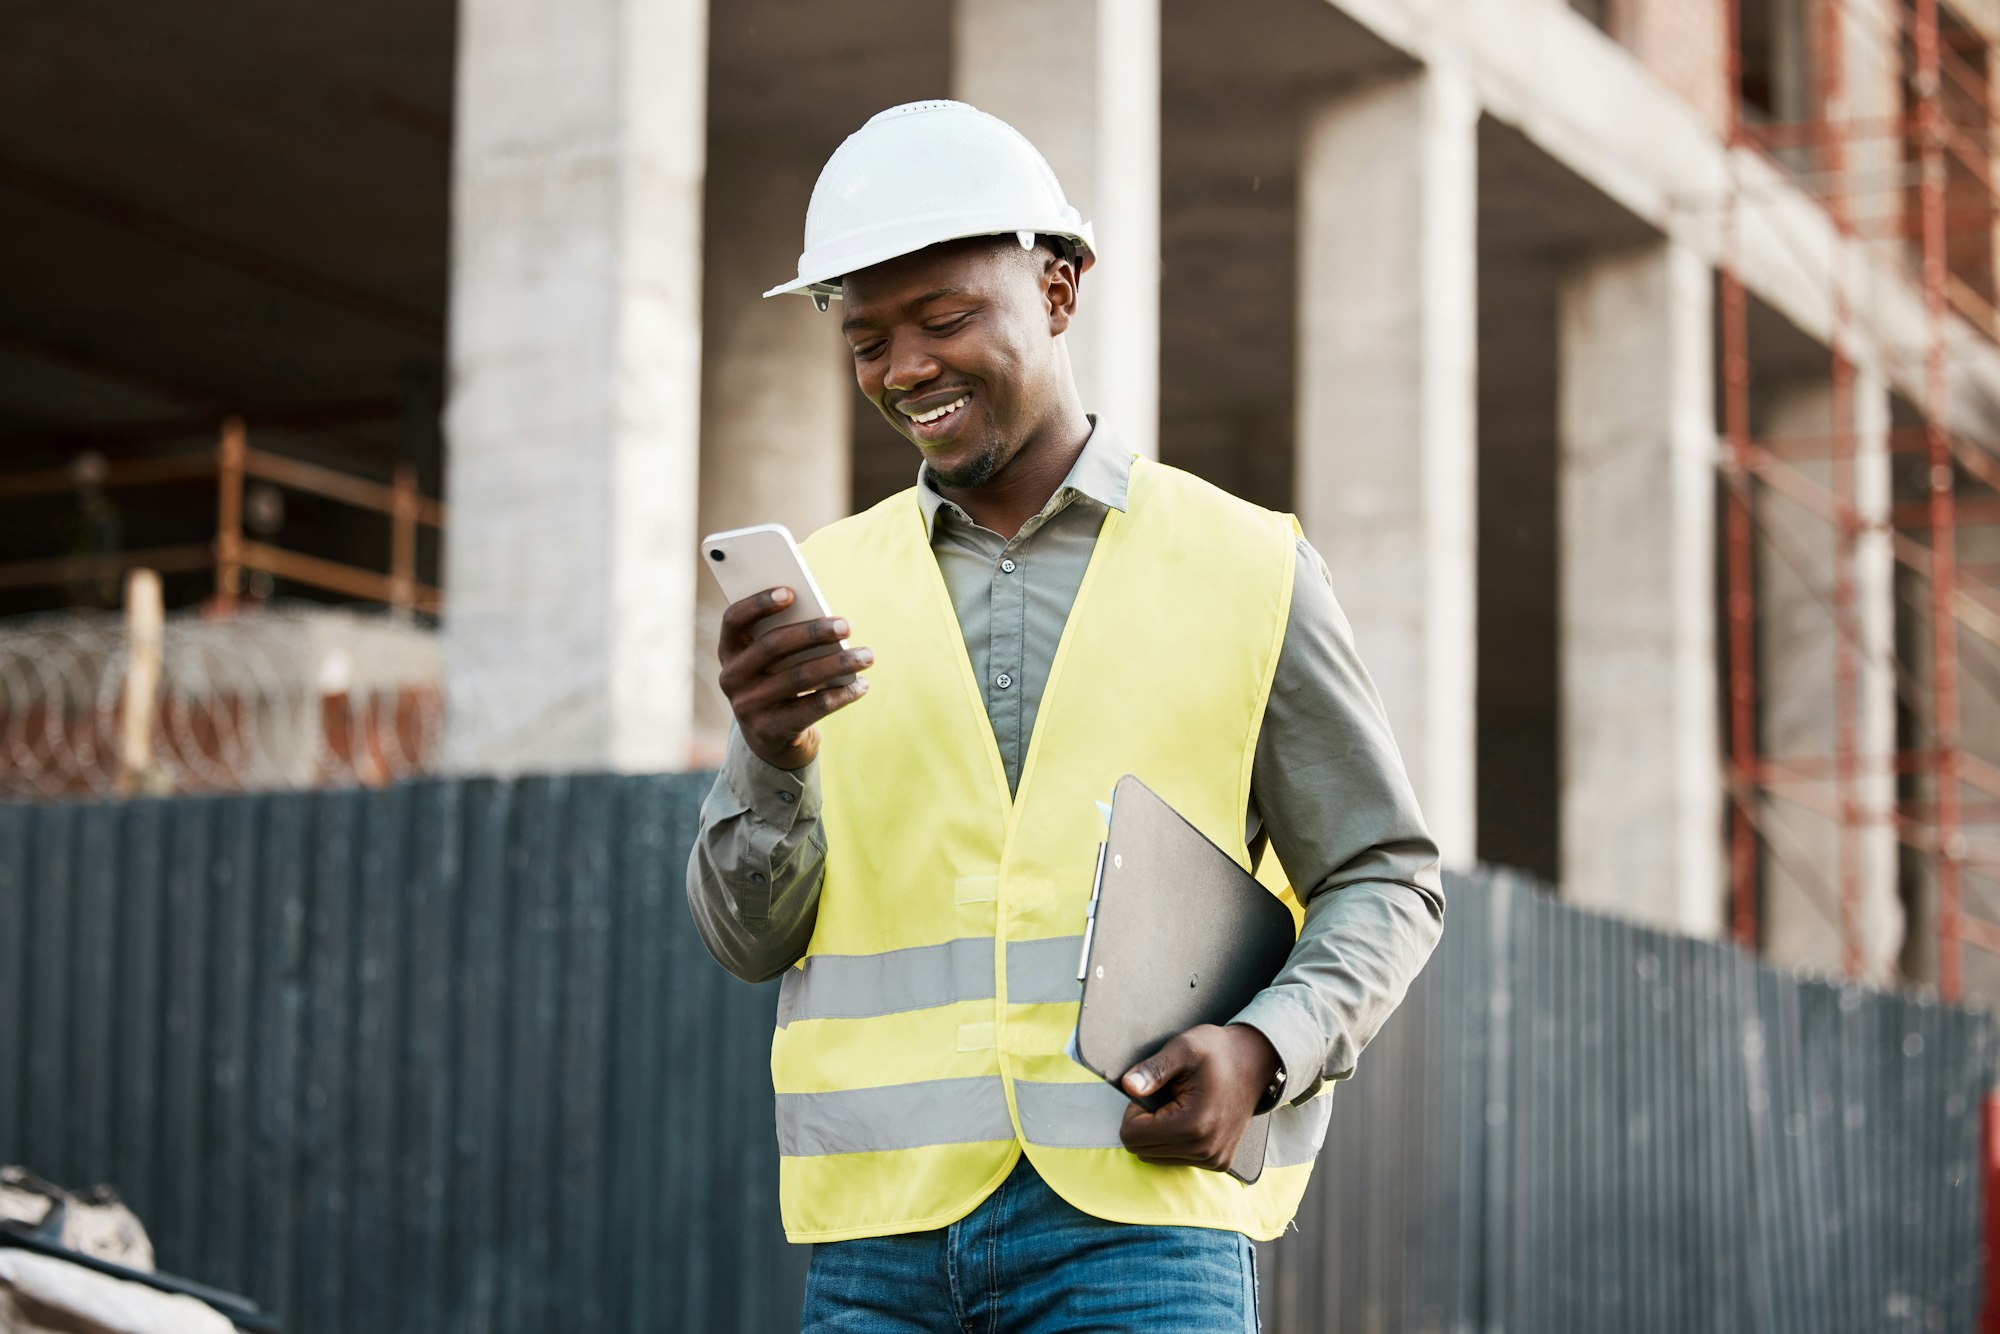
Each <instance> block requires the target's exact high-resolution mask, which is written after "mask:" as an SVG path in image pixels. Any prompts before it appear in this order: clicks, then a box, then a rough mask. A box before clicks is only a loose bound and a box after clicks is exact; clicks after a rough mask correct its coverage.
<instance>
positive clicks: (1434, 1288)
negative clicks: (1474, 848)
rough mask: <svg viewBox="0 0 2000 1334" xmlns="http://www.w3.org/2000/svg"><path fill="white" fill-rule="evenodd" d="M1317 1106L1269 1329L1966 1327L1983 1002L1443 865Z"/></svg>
mask: <svg viewBox="0 0 2000 1334" xmlns="http://www.w3.org/2000/svg"><path fill="white" fill-rule="evenodd" d="M1446 897H1447V901H1448V905H1449V906H1448V910H1447V918H1446V921H1447V927H1446V931H1445V939H1444V943H1443V944H1442V945H1441V946H1440V947H1439V949H1438V953H1437V954H1436V955H1435V956H1434V957H1433V958H1432V960H1431V962H1430V965H1429V967H1428V968H1427V970H1426V972H1425V976H1424V978H1423V979H1422V980H1421V981H1420V982H1419V984H1418V985H1417V987H1415V988H1413V989H1412V992H1411V995H1410V997H1409V999H1408V1000H1407V1001H1406V1002H1405V1004H1404V1006H1403V1008H1402V1009H1401V1010H1400V1011H1399V1012H1398V1013H1397V1015H1396V1017H1395V1019H1394V1020H1393V1021H1392V1022H1391V1024H1390V1026H1389V1027H1388V1028H1387V1029H1385V1030H1384V1032H1383V1034H1382V1035H1381V1037H1380V1038H1378V1039H1377V1041H1376V1043H1375V1044H1374V1045H1373V1046H1371V1047H1370V1048H1369V1051H1368V1053H1367V1054H1366V1055H1365V1056H1364V1057H1363V1058H1362V1062H1361V1070H1360V1073H1359V1074H1358V1075H1357V1076H1356V1077H1355V1079H1354V1081H1353V1085H1352V1087H1350V1088H1346V1089H1343V1090H1342V1091H1341V1092H1340V1093H1339V1094H1338V1095H1337V1097H1338V1098H1339V1101H1338V1102H1337V1103H1336V1104H1335V1111H1334V1116H1333V1124H1332V1127H1331V1129H1330V1130H1329V1132H1328V1136H1327V1143H1326V1148H1325V1150H1324V1151H1323V1152H1322V1154H1321V1158H1320V1167H1319V1171H1318V1172H1317V1173H1316V1174H1315V1179H1314V1182H1313V1186H1312V1190H1311V1192H1310V1194H1309V1195H1308V1197H1307V1200H1306V1204H1305V1206H1304V1207H1303V1208H1302V1209H1301V1210H1300V1213H1299V1218H1298V1231H1297V1232H1296V1233H1293V1234H1290V1235H1288V1236H1287V1237H1286V1238H1285V1239H1284V1240H1283V1241H1282V1242H1281V1243H1279V1244H1278V1245H1277V1246H1276V1247H1275V1248H1271V1251H1272V1253H1270V1254H1268V1255H1267V1261H1266V1269H1265V1275H1266V1281H1265V1285H1264V1287H1265V1295H1266V1299H1267V1303H1268V1309H1269V1310H1270V1311H1271V1312H1272V1313H1273V1316H1274V1319H1273V1321H1272V1327H1273V1328H1276V1329H1282V1330H1295V1331H1305V1330H1328V1331H1343V1332H1345V1331H1356V1332H1361V1331H1368V1332H1371V1334H1372V1332H1376V1331H1382V1332H1386V1331H1404V1330H1436V1331H1457V1330H1474V1329H1478V1330H1489V1331H1497V1330H1507V1331H1516V1332H1517V1334H1541V1331H1557V1330H1578V1331H1591V1332H1592V1334H1595V1332H1597V1331H1607V1332H1608V1331H1621V1332H1622V1331H1669V1330H1671V1331H1685V1332H1686V1334H1697V1332H1699V1334H1733V1332H1734V1331H1759V1332H1760V1334H1761V1332H1770V1334H1776V1332H1779V1331H1800V1332H1801V1334H1806V1332H1808V1331H1809V1332H1810V1334H1844V1332H1845V1331H1853V1332H1854V1334H1886V1332H1887V1331H1916V1330H1924V1331H1944V1332H1947V1334H1970V1332H1971V1331H1972V1329H1973V1321H1974V1318H1975V1316H1976V1313H1977V1312H1978V1310H1979V1304H1980V1295H1981V1281H1982V1271H1981V1268H1980V1227H1981V1218H1982V1210H1981V1205H1980V1177H1979V1168H1980V1144H1979V1122H1980V1104H1981V1101H1982V1099H1983V1097H1984V1096H1985V1094H1986V1092H1987V1090H1988V1089H1989V1088H1990V1087H1991V1085H1992V1081H1993V1045H1992V1028H1991V1024H1990V1020H1989V1018H1988V1017H1987V1016H1985V1015H1983V1014H1976V1013H1973V1012H1970V1011H1967V1010H1962V1009H1953V1008H1950V1007H1944V1006H1939V1005H1937V1004H1934V1003H1925V1002H1920V1001H1917V1000H1914V999H1911V998H1909V997H1905V996H1899V995H1884V994H1882V993H1880V992H1873V991H1866V990H1862V989H1860V988H1855V987H1844V986H1839V985H1834V984H1829V983H1825V982H1816V981H1804V980H1800V979H1797V978H1794V977H1791V976H1789V975H1787V974H1783V973H1780V972H1778V971H1777V970H1775V969H1772V968H1768V967H1765V966H1764V965H1762V964H1760V963H1758V962H1757V961H1756V960H1755V959H1753V958H1751V957H1749V956H1747V955H1745V954H1743V953H1742V952H1741V951H1738V950H1736V949H1734V948H1731V947H1729V946H1726V945H1721V944H1714V943H1708V942H1703V941H1695V940H1689V939H1686V938H1684V937H1680V936H1672V935H1666V934H1662V933H1659V932H1654V931H1646V930H1642V929H1639V928H1636V927H1632V926H1628V925H1625V924H1623V923H1619V922H1615V921H1611V920H1608V919H1605V918H1601V917H1594V916H1591V915H1589V914H1586V913H1582V912H1578V911H1576V910H1574V909H1571V908H1567V907H1564V906H1563V905H1561V904H1559V903H1557V902H1555V901H1554V900H1553V899H1552V898H1550V897H1549V896H1548V895H1547V894H1546V893H1543V892H1541V890H1540V888H1539V887H1538V886H1537V885H1535V884H1533V883H1532V882H1529V881H1527V880H1525V879H1522V878H1520V877H1517V876H1514V875H1511V874H1508V873H1504V872H1488V873H1484V874H1482V875H1480V876H1478V877H1476V878H1454V880H1453V882H1452V883H1450V884H1448V885H1447V895H1446Z"/></svg>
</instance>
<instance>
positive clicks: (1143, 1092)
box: [1118, 1033, 1200, 1098]
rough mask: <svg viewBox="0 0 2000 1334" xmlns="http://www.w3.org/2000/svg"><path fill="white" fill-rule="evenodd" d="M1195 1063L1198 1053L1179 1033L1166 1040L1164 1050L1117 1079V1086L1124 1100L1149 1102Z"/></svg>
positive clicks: (1198, 1059) (1198, 1061) (1184, 1035)
mask: <svg viewBox="0 0 2000 1334" xmlns="http://www.w3.org/2000/svg"><path fill="white" fill-rule="evenodd" d="M1199 1063H1200V1053H1199V1052H1198V1051H1197V1050H1196V1049H1195V1047H1194V1044H1193V1043H1191V1042H1190V1041H1189V1040H1188V1036H1187V1034H1185V1033H1182V1034H1180V1035H1178V1036H1176V1037H1173V1038H1170V1039H1169V1040H1168V1042H1167V1045H1166V1046H1164V1047H1162V1048H1160V1049H1159V1050H1158V1051H1156V1052H1154V1053H1153V1054H1152V1055H1151V1056H1148V1057H1147V1058H1146V1059H1145V1060H1143V1061H1141V1062H1139V1063H1138V1064H1137V1065H1135V1066H1133V1067H1132V1068H1131V1069H1130V1070H1127V1071H1126V1072H1125V1074H1124V1076H1123V1077H1122V1078H1121V1079H1119V1081H1118V1086H1119V1088H1121V1089H1123V1090H1124V1091H1125V1095H1126V1096H1127V1097H1131V1098H1149V1097H1152V1096H1153V1095H1154V1094H1156V1093H1158V1092H1159V1091H1160V1090H1162V1089H1164V1088H1166V1087H1167V1086H1168V1085H1169V1084H1171V1083H1172V1082H1173V1081H1174V1080H1175V1079H1176V1078H1177V1077H1179V1076H1180V1075H1182V1074H1184V1073H1185V1072H1187V1071H1189V1070H1192V1069H1193V1068H1194V1067H1195V1066H1196V1065H1198V1064H1199Z"/></svg>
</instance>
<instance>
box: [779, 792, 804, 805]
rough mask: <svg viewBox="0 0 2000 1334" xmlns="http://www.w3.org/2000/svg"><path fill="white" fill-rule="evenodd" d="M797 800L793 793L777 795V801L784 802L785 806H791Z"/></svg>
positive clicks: (795, 794)
mask: <svg viewBox="0 0 2000 1334" xmlns="http://www.w3.org/2000/svg"><path fill="white" fill-rule="evenodd" d="M798 799H799V798H798V794H797V793H794V792H780V793H779V794H778V800H779V801H782V802H784V803H785V804H786V805H787V806H789V805H791V804H792V803H793V802H795V801H797V800H798Z"/></svg>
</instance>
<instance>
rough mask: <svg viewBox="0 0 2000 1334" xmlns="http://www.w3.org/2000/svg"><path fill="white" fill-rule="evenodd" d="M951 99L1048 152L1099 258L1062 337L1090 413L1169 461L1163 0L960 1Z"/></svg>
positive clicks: (1152, 455)
mask: <svg viewBox="0 0 2000 1334" xmlns="http://www.w3.org/2000/svg"><path fill="white" fill-rule="evenodd" d="M953 16H954V23H953V28H952V90H953V96H956V97H959V98H962V99H964V100H965V101H967V102H970V103H972V104H973V105H974V106H976V107H978V108H979V109H980V110H981V111H990V112H992V113H993V114H994V115H996V116H998V117H1000V118H1001V119H1002V120H1004V121H1006V122H1007V123H1008V124H1010V125H1012V126H1013V127H1014V128H1015V129H1017V130H1019V131H1020V132H1021V133H1023V134H1025V135H1027V136H1028V138H1029V139H1030V140H1031V141H1032V142H1033V143H1034V145H1035V147H1037V148H1039V149H1040V150H1041V151H1042V156H1043V157H1045V158H1047V159H1048V161H1049V165H1050V166H1051V167H1053V168H1054V169H1055V173H1056V177H1057V179H1059V180H1060V181H1061V182H1062V184H1063V190H1064V192H1065V193H1066V194H1068V196H1069V199H1070V202H1071V203H1073V204H1075V205H1076V206H1077V208H1079V209H1081V210H1082V212H1083V216H1084V217H1086V218H1088V219H1090V221H1091V224H1092V226H1093V227H1094V228H1095V231H1096V235H1097V244H1098V250H1099V259H1098V261H1097V263H1096V264H1094V265H1092V267H1091V270H1090V273H1089V275H1088V276H1087V277H1086V278H1085V279H1084V281H1083V289H1082V294H1081V295H1082V300H1081V302H1080V309H1079V316H1078V319H1077V322H1076V324H1075V325H1074V326H1072V328H1071V330H1070V332H1069V333H1068V334H1066V335H1064V340H1065V341H1066V342H1067V343H1068V345H1069V355H1070V363H1071V365H1072V366H1074V367H1075V370H1076V380H1077V387H1078V389H1079V390H1080V391H1081V392H1082V394H1083V404H1084V407H1085V408H1086V409H1087V410H1089V411H1091V412H1098V413H1103V414H1104V415H1105V416H1106V417H1107V419H1108V420H1110V421H1112V422H1115V423H1116V424H1117V426H1118V432H1119V438H1120V439H1121V440H1123V441H1124V442H1125V443H1126V444H1127V445H1128V446H1129V447H1130V448H1132V449H1134V450H1137V451H1138V452H1139V453H1141V454H1144V455H1146V456H1147V457H1148V458H1158V457H1159V433H1160V426H1159V415H1160V414H1159V395H1160V0H956V3H955V5H954V8H953Z"/></svg>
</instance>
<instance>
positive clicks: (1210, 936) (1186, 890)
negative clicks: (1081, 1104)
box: [1070, 774, 1297, 1183]
mask: <svg viewBox="0 0 2000 1334" xmlns="http://www.w3.org/2000/svg"><path fill="white" fill-rule="evenodd" d="M1110 826H1111V827H1110V830H1109V832H1108V833H1107V834H1106V836H1105V840H1104V843H1103V844H1102V845H1101V846H1100V847H1099V848H1098V852H1097V882H1096V884H1095V886H1094V887H1093V888H1092V891H1091V898H1090V920H1089V925H1087V926H1086V927H1085V928H1084V937H1083V958H1082V961H1081V966H1080V967H1079V969H1078V972H1079V973H1080V974H1081V981H1082V982H1083V1008H1082V1009H1081V1010H1080V1011H1079V1012H1078V1015H1077V1022H1076V1036H1075V1037H1074V1038H1073V1039H1072V1041H1071V1044H1070V1054H1071V1055H1072V1056H1073V1057H1075V1058H1076V1060H1077V1061H1079V1062H1080V1063H1081V1064H1082V1065H1083V1066H1084V1067H1085V1068H1087V1069H1088V1070H1090V1071H1091V1072H1092V1073H1093V1074H1096V1075H1097V1076H1098V1077H1100V1078H1102V1079H1104V1080H1105V1081H1106V1082H1108V1083H1110V1084H1111V1085H1112V1086H1113V1087H1114V1088H1115V1087H1117V1084H1118V1080H1119V1079H1120V1078H1121V1077H1122V1076H1123V1075H1124V1074H1125V1072H1126V1071H1127V1070H1130V1069H1131V1068H1132V1067H1133V1066H1134V1065H1136V1064H1138V1063H1139V1062H1140V1061H1143V1060H1144V1059H1146V1058H1147V1057H1148V1056H1151V1055H1152V1054H1153V1053H1154V1052H1156V1051H1158V1050H1159V1049H1160V1048H1161V1047H1163V1046H1165V1045H1166V1043H1167V1040H1168V1039H1169V1038H1172V1037H1173V1036H1174V1035H1175V1034H1177V1033H1181V1032H1183V1031H1185V1030H1187V1029H1190V1028H1193V1027H1195V1026H1196V1025H1197V1024H1226V1023H1228V1022H1229V1021H1230V1020H1231V1019H1232V1018H1234V1017H1235V1016H1236V1014H1237V1012H1238V1011H1240V1010H1241V1009H1242V1008H1243V1007H1244V1006H1245V1005H1248V1004H1249V1003H1250V1000H1251V998H1252V997H1253V996H1255V995H1256V994H1257V993H1258V992H1260V991H1262V990H1263V989H1264V988H1265V987H1267V986H1269V985H1270V984H1271V979H1272V978H1274V977H1276V976H1277V975H1278V973H1279V972H1280V971H1281V970H1282V969H1283V968H1284V966H1285V960H1286V959H1287V958H1289V957H1290V956H1291V952H1292V945H1293V943H1294V941H1295V940H1296V935H1297V933H1296V931H1295V929H1294V927H1293V923H1292V914H1291V910H1290V909H1288V908H1286V907H1285V905H1284V904H1283V903H1282V902H1280V901H1279V899H1278V898H1277V896H1276V895H1274V894H1272V893H1271V891H1270V890H1268V889H1266V888H1264V886H1263V885H1261V884H1259V883H1258V882H1257V879H1256V877H1255V876H1253V875H1251V874H1250V873H1249V872H1248V871H1246V870H1244V869H1243V868H1242V867H1240V866H1238V865H1237V864H1236V860H1235V858H1233V857H1231V856H1230V855H1229V854H1228V853H1226V852H1224V851H1223V850H1222V849H1221V848H1218V847H1216V846H1215V844H1213V843H1211V842H1209V841H1208V839H1207V838H1205V837H1204V836H1203V835H1202V833H1201V831H1200V830H1198V829H1196V828H1195V827H1194V826H1193V825H1191V824H1189V823H1188V822H1187V821H1186V820H1184V819H1182V818H1181V816H1180V814H1179V812H1177V811H1175V810H1174V808H1173V807H1171V806H1169V805H1168V804H1167V803H1166V802H1165V801H1163V800H1161V799H1160V797H1159V795H1158V794H1157V793H1155V792H1154V791H1153V790H1152V789H1151V788H1149V787H1147V786H1146V785H1145V784H1144V783H1142V782H1140V781H1139V780H1138V779H1137V778H1134V777H1133V776H1132V775H1130V774H1127V775H1125V777H1123V778H1121V779H1119V780H1118V785H1117V787H1115V788H1114V789H1113V790H1112V796H1111V821H1110ZM1269 1135H1270V1117H1269V1115H1264V1116H1256V1117H1252V1118H1251V1120H1250V1127H1249V1129H1248V1130H1246V1131H1244V1133H1243V1140H1242V1142H1241V1143H1240V1144H1238V1145H1237V1147H1236V1156H1235V1159H1234V1161H1233V1162H1231V1163H1230V1166H1229V1174H1230V1175H1231V1176H1233V1177H1235V1178H1237V1179H1238V1180H1239V1181H1243V1182H1246V1183H1248V1182H1254V1181H1255V1180H1257V1178H1258V1177H1259V1176H1260V1175H1262V1173H1263V1170H1264V1146H1265V1143H1266V1141H1267V1139H1268V1138H1269Z"/></svg>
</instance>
